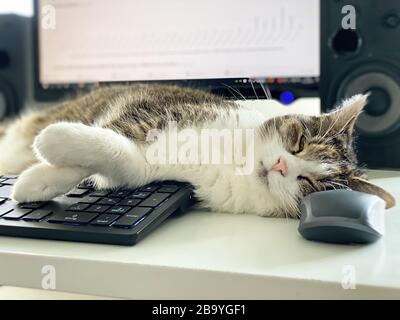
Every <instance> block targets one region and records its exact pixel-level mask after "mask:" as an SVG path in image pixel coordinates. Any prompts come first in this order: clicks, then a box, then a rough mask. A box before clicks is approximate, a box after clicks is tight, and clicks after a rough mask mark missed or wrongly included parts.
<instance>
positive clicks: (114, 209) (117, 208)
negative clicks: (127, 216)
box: [107, 206, 132, 214]
mask: <svg viewBox="0 0 400 320" xmlns="http://www.w3.org/2000/svg"><path fill="white" fill-rule="evenodd" d="M130 209H132V208H131V207H127V206H114V207H111V208H110V209H109V210H107V213H115V214H124V213H127V212H128V211H129V210H130Z"/></svg>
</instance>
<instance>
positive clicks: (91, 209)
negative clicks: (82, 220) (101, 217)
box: [85, 204, 110, 213]
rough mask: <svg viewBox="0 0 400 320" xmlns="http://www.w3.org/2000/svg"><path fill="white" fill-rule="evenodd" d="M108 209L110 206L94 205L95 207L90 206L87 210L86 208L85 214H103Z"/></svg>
mask: <svg viewBox="0 0 400 320" xmlns="http://www.w3.org/2000/svg"><path fill="white" fill-rule="evenodd" d="M108 209H110V206H104V205H101V204H95V205H92V206H90V207H89V208H87V209H86V210H85V211H86V212H96V213H104V212H106V211H107V210H108Z"/></svg>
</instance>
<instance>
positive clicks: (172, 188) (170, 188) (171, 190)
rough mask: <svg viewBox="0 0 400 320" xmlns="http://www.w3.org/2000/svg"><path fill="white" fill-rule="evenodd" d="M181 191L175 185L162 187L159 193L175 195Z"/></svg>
mask: <svg viewBox="0 0 400 320" xmlns="http://www.w3.org/2000/svg"><path fill="white" fill-rule="evenodd" d="M178 190H179V187H178V186H174V185H164V186H162V187H161V188H160V189H158V191H157V192H166V193H174V192H177V191H178Z"/></svg>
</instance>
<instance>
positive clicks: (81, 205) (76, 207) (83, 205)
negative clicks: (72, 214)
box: [67, 203, 90, 211]
mask: <svg viewBox="0 0 400 320" xmlns="http://www.w3.org/2000/svg"><path fill="white" fill-rule="evenodd" d="M89 206H90V205H89V204H87V203H74V204H73V205H72V206H70V207H69V208H68V209H67V211H84V210H85V209H87V208H88V207H89Z"/></svg>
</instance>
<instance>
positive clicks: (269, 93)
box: [260, 82, 272, 99]
mask: <svg viewBox="0 0 400 320" xmlns="http://www.w3.org/2000/svg"><path fill="white" fill-rule="evenodd" d="M260 86H261V88H262V89H263V91H264V94H265V97H266V98H267V99H272V95H271V91H269V88H268V87H265V86H264V84H263V83H262V82H260Z"/></svg>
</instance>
